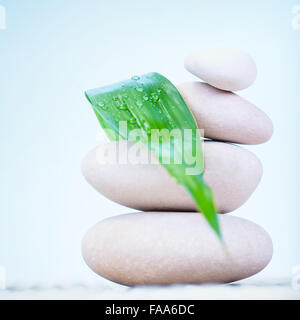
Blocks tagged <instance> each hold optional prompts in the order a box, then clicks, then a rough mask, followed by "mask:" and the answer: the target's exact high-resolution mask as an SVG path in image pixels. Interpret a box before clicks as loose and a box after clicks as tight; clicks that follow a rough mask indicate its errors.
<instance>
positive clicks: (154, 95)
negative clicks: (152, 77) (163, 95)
mask: <svg viewBox="0 0 300 320" xmlns="http://www.w3.org/2000/svg"><path fill="white" fill-rule="evenodd" d="M151 96H152V99H153V100H154V101H157V100H158V99H159V96H158V95H157V94H156V93H152V94H151Z"/></svg>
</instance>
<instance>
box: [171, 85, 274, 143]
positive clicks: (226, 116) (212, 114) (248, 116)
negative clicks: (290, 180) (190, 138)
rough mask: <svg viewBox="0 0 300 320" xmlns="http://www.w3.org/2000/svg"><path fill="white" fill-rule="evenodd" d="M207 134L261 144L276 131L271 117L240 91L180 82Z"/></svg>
mask: <svg viewBox="0 0 300 320" xmlns="http://www.w3.org/2000/svg"><path fill="white" fill-rule="evenodd" d="M177 89H178V90H179V92H180V93H181V95H182V97H183V99H184V100H185V102H186V103H187V105H188V106H189V108H190V110H191V112H192V113H193V115H194V117H195V119H196V121H197V125H198V128H199V129H203V132H204V133H203V134H204V136H205V137H206V138H210V139H216V140H220V141H230V142H235V143H242V144H260V143H263V142H266V141H268V140H269V139H270V138H271V136H272V134H273V124H272V121H271V120H270V118H269V117H268V116H267V115H266V114H265V113H264V112H263V111H262V110H260V109H259V108H257V107H256V106H255V105H253V104H252V103H251V102H249V101H247V100H246V99H244V98H242V97H240V96H239V95H237V94H235V93H232V92H227V91H223V90H219V89H216V88H214V87H212V86H210V85H209V84H207V83H202V82H186V83H182V84H180V85H178V86H177Z"/></svg>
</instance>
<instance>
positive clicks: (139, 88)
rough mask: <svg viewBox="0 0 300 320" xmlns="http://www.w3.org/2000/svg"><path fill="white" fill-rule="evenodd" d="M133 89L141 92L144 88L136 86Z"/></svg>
mask: <svg viewBox="0 0 300 320" xmlns="http://www.w3.org/2000/svg"><path fill="white" fill-rule="evenodd" d="M135 90H136V91H138V92H143V91H144V88H143V87H136V88H135Z"/></svg>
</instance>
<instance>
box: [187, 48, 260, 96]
mask: <svg viewBox="0 0 300 320" xmlns="http://www.w3.org/2000/svg"><path fill="white" fill-rule="evenodd" d="M185 67H186V69H187V70H188V71H190V72H191V73H192V74H194V75H195V76H197V77H198V78H200V79H202V80H204V81H205V82H207V83H209V84H210V85H212V86H214V87H216V88H218V89H222V90H227V91H238V90H242V89H245V88H247V87H249V86H250V85H251V84H252V83H253V82H254V80H255V78H256V73H257V70H256V65H255V63H254V61H253V59H252V58H251V57H250V56H249V55H248V54H247V53H244V52H242V51H238V50H232V49H208V50H203V51H200V52H196V53H193V54H191V55H190V56H188V57H187V58H186V60H185Z"/></svg>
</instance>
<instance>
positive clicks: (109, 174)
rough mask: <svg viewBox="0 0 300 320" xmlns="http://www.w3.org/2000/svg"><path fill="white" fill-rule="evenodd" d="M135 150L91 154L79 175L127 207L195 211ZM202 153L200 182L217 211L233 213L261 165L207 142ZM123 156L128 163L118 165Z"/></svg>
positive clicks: (123, 145) (117, 145)
mask: <svg viewBox="0 0 300 320" xmlns="http://www.w3.org/2000/svg"><path fill="white" fill-rule="evenodd" d="M136 146H137V145H133V144H132V143H128V144H127V141H120V142H112V143H109V144H106V145H103V146H100V147H98V148H96V149H94V150H92V151H91V152H90V153H88V155H87V156H86V158H85V159H84V161H83V163H82V171H83V175H84V176H85V178H86V179H87V181H88V182H89V183H90V184H91V185H92V186H93V187H94V188H95V189H96V190H98V191H99V192H100V193H102V194H103V195H104V196H105V197H107V198H109V199H111V200H113V201H115V202H118V203H120V204H122V205H125V206H127V207H131V208H135V209H138V210H146V211H149V210H151V211H152V210H161V211H164V210H167V211H177V210H178V211H197V209H196V206H195V203H194V201H193V200H192V198H191V197H190V195H189V194H188V192H187V191H186V189H185V188H184V187H182V186H181V185H179V184H178V183H177V182H176V181H175V179H174V178H172V177H171V176H170V174H169V173H168V172H167V171H166V170H165V168H164V167H163V166H162V165H160V164H159V163H158V161H155V163H156V164H154V163H153V162H152V164H148V163H146V162H144V159H146V158H147V156H148V150H147V149H145V148H142V147H138V149H137V148H133V147H136ZM118 150H119V153H118ZM132 151H133V152H132ZM203 151H204V160H205V171H204V180H205V181H206V183H207V184H208V185H209V186H210V187H211V188H212V191H213V195H214V199H215V202H216V206H217V208H218V212H220V213H226V212H230V211H233V210H235V209H236V208H238V207H239V206H241V205H242V204H243V203H244V202H245V201H247V199H248V198H249V197H250V195H251V194H252V193H253V191H254V190H255V188H256V186H257V185H258V183H259V181H260V179H261V176H262V166H261V163H260V161H259V160H258V158H257V157H256V156H255V155H254V154H253V153H251V152H249V151H247V150H245V149H243V148H240V147H237V146H235V145H232V144H229V143H220V142H213V141H206V142H205V143H204V144H203ZM125 152H127V155H128V159H129V161H128V163H126V164H125V163H123V164H120V163H119V161H121V160H122V159H124V156H123V154H125ZM137 154H138V155H139V157H137ZM117 155H118V156H119V157H118V158H117ZM116 160H119V161H116ZM153 160H154V159H153Z"/></svg>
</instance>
